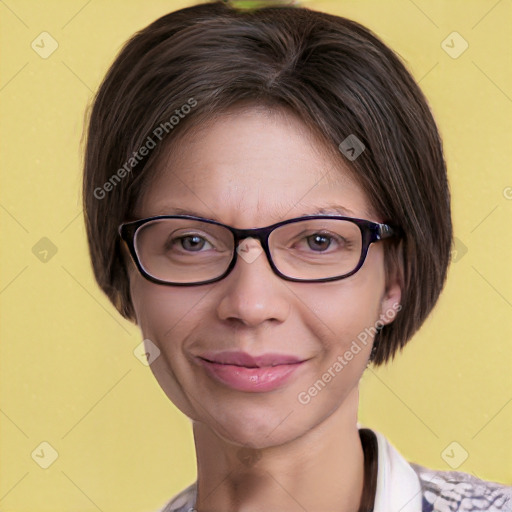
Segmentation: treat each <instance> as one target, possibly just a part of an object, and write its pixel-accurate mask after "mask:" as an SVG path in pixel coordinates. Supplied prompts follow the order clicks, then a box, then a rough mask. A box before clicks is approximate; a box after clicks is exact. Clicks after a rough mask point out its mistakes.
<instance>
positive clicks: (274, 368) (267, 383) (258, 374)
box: [196, 352, 306, 393]
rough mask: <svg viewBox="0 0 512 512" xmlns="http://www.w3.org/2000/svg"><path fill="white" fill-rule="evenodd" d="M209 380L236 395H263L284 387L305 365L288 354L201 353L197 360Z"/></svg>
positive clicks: (303, 361) (302, 361) (301, 360)
mask: <svg viewBox="0 0 512 512" xmlns="http://www.w3.org/2000/svg"><path fill="white" fill-rule="evenodd" d="M196 360H197V361H198V363H199V364H200V365H201V366H202V367H203V368H204V369H205V370H206V373H207V374H208V376H209V377H211V378H212V379H214V380H216V381H217V382H219V383H221V384H223V385H225V386H227V387H229V388H231V389H235V390H237V391H245V392H252V393H262V392H267V391H273V390H275V389H277V388H280V387H282V386H284V385H285V383H286V382H287V381H288V379H290V378H291V376H292V374H293V373H295V372H296V371H297V369H299V368H300V367H302V366H304V365H305V364H306V361H305V360H303V359H300V358H298V357H296V356H292V355H287V354H263V355H260V356H252V355H250V354H247V353H245V352H218V353H211V352H210V353H204V354H202V355H201V356H198V357H197V358H196Z"/></svg>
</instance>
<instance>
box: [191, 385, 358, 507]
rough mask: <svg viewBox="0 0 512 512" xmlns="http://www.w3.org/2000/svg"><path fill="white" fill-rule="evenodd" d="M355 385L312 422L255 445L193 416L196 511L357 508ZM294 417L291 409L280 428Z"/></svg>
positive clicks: (356, 401) (356, 393) (356, 404)
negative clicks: (295, 434)
mask: <svg viewBox="0 0 512 512" xmlns="http://www.w3.org/2000/svg"><path fill="white" fill-rule="evenodd" d="M357 406H358V391H357V388H354V390H353V391H352V392H351V393H350V394H349V395H348V396H347V397H346V399H345V400H344V402H343V403H342V404H341V406H340V407H339V408H338V409H337V410H335V411H334V412H333V413H332V414H330V415H329V416H327V417H326V418H324V419H323V420H322V421H321V423H318V424H317V425H315V426H314V427H313V428H311V429H309V430H307V431H306V432H305V433H303V434H302V435H300V436H299V437H296V438H295V439H290V440H287V441H286V442H284V443H281V444H278V445H277V444H271V443H270V442H269V443H267V444H266V445H264V446H261V447H258V449H252V448H248V447H243V446H241V445H240V444H236V443H232V442H230V441H229V440H227V439H225V438H223V437H221V436H220V435H219V434H218V433H217V432H215V431H214V430H213V429H212V428H211V427H210V426H209V425H206V424H204V423H199V422H194V440H195V444H196V454H197V467H198V477H197V491H198V494H197V502H196V506H195V509H196V510H197V511H198V512H226V511H229V512H260V511H261V512H263V511H265V512H266V511H268V510H279V511H282V512H304V510H329V511H336V512H357V511H358V509H359V505H360V502H361V496H362V491H363V481H364V455H363V449H362V445H361V440H360V437H359V431H358V429H357ZM288 421H293V414H292V415H291V416H290V417H289V419H287V420H286V421H284V422H283V424H282V426H280V427H279V428H285V427H286V423H287V422H288Z"/></svg>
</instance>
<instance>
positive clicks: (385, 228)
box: [118, 215, 402, 286]
mask: <svg viewBox="0 0 512 512" xmlns="http://www.w3.org/2000/svg"><path fill="white" fill-rule="evenodd" d="M159 219H190V220H196V221H201V222H206V223H209V224H215V225H217V226H222V227H224V228H226V229H228V230H229V231H230V232H231V233H232V234H233V237H234V251H233V258H232V260H231V263H230V264H229V266H228V267H227V269H226V271H225V272H224V273H223V274H222V275H220V276H219V277H215V278H213V279H209V280H207V281H199V282H197V283H174V282H169V281H163V280H161V279H158V278H156V277H154V276H152V275H151V274H149V273H148V272H147V271H146V269H145V268H144V267H143V266H142V264H141V262H140V259H139V256H138V254H137V251H136V249H135V235H136V233H137V230H138V229H139V228H140V227H141V226H143V225H144V224H147V223H148V222H152V221H154V220H159ZM318 219H329V220H333V219H339V220H345V221H350V222H353V223H354V224H356V225H357V226H358V227H359V229H360V231H361V235H362V245H361V256H360V258H359V262H358V264H357V266H356V268H355V269H354V270H352V271H351V272H348V273H346V274H343V275H341V276H334V277H324V278H321V279H298V278H295V277H288V276H286V275H285V274H283V273H281V272H280V271H279V269H278V268H277V267H276V266H275V264H274V262H273V260H272V256H271V254H270V248H269V244H268V239H269V237H270V234H271V233H272V231H274V229H276V228H278V227H280V226H284V225H286V224H292V223H295V222H302V221H305V220H318ZM118 232H119V235H120V237H121V239H122V240H124V242H125V243H126V245H127V246H128V250H129V251H130V255H131V257H132V259H133V261H134V263H135V265H136V266H137V268H138V270H139V272H140V273H141V274H142V275H143V276H144V277H145V278H146V279H148V280H149V281H151V282H153V283H156V284H163V285H169V286H198V285H203V284H210V283H215V282H217V281H220V280H221V279H224V278H225V277H226V276H227V275H228V274H229V273H230V272H231V271H232V270H233V268H234V267H235V265H236V262H237V257H238V251H237V250H236V248H237V247H238V245H239V242H240V241H241V240H244V239H245V238H255V239H256V240H259V241H260V244H261V246H262V248H263V251H264V252H265V254H266V256H267V261H268V262H269V264H270V267H271V268H272V270H273V271H274V273H275V274H276V275H278V276H279V277H281V278H282V279H285V280H286V281H294V282H302V283H322V282H327V281H338V280H340V279H345V278H347V277H350V276H351V275H353V274H355V273H356V272H357V271H358V270H359V269H360V268H361V267H362V266H363V263H364V262H365V260H366V256H367V254H368V249H369V247H370V245H371V244H372V243H375V242H378V241H380V240H385V239H387V238H391V237H395V236H398V237H400V236H401V235H402V230H401V229H400V228H399V227H398V226H391V225H390V224H384V223H378V222H372V221H370V220H366V219H358V218H355V217H343V216H338V215H309V216H305V217H296V218H293V219H287V220H284V221H281V222H277V223H275V224H272V225H270V226H266V227H263V228H251V229H237V228H234V227H231V226H228V225H227V224H222V223H221V222H217V221H215V220H212V219H205V218H203V217H196V216H194V215H157V216H154V217H148V218H146V219H139V220H135V221H131V222H124V223H122V224H120V225H119V227H118Z"/></svg>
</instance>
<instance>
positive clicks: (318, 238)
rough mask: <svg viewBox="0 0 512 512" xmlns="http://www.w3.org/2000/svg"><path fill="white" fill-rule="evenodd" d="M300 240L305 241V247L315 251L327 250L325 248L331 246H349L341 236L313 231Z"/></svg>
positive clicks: (343, 247)
mask: <svg viewBox="0 0 512 512" xmlns="http://www.w3.org/2000/svg"><path fill="white" fill-rule="evenodd" d="M301 241H305V242H306V243H307V249H310V250H311V251H313V252H317V253H324V252H327V249H329V248H331V247H332V246H337V248H338V249H345V248H349V247H350V244H349V243H348V242H347V241H346V240H345V239H344V238H343V237H340V236H339V235H334V234H330V233H320V232H317V233H313V234H311V235H307V236H304V237H303V238H302V239H301ZM299 244H300V242H299Z"/></svg>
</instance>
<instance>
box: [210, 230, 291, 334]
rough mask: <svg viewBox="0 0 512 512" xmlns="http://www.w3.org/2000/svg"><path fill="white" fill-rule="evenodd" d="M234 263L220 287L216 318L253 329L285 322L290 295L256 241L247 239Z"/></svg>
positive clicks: (239, 247)
mask: <svg viewBox="0 0 512 512" xmlns="http://www.w3.org/2000/svg"><path fill="white" fill-rule="evenodd" d="M237 252H238V255H237V262H236V265H235V267H234V268H233V270H232V271H231V273H230V274H229V275H228V276H226V277H225V278H224V279H223V280H222V281H220V282H219V284H220V285H221V287H222V291H221V299H220V301H219V305H218V308H217V314H218V316H219V318H220V319H222V320H232V321H238V322H240V323H242V324H244V325H246V326H250V327H256V326H258V325H260V324H263V323H266V322H268V321H274V322H276V321H277V322H284V321H285V320H286V318H287V316H288V314H289V311H290V304H291V300H290V298H289V297H287V295H288V293H289V291H288V288H287V287H286V285H285V283H284V282H283V280H282V279H281V278H280V277H279V276H277V275H276V274H275V273H274V272H273V270H272V267H271V266H270V263H269V261H268V259H267V258H266V255H265V251H264V250H263V248H262V247H261V244H260V242H259V241H258V240H256V239H254V238H246V239H244V240H242V241H241V242H240V244H239V245H238V248H237Z"/></svg>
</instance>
